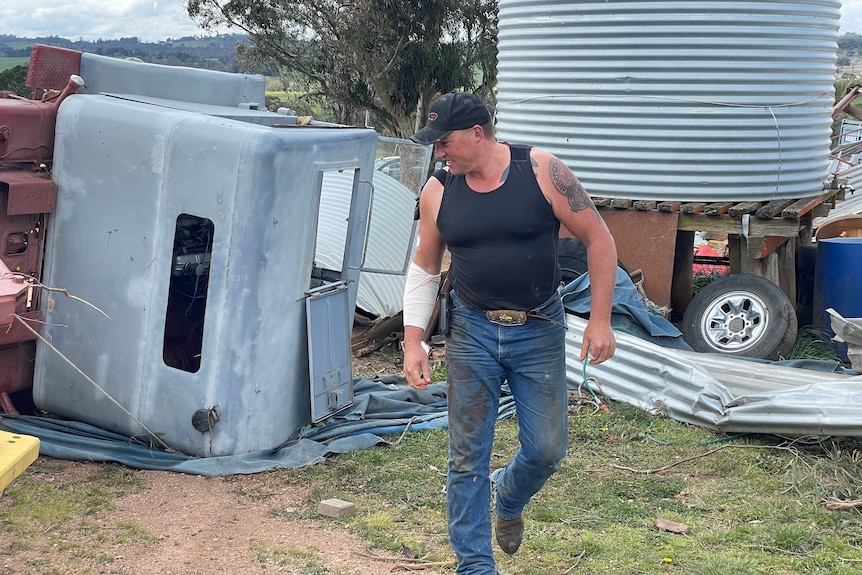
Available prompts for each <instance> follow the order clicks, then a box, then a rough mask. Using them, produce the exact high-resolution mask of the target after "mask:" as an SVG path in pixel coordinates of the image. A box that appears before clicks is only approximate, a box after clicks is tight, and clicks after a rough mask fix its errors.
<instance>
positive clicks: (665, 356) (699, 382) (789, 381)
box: [566, 314, 862, 436]
mask: <svg viewBox="0 0 862 575" xmlns="http://www.w3.org/2000/svg"><path fill="white" fill-rule="evenodd" d="M566 323H567V325H568V332H567V334H566V366H567V379H568V382H569V385H570V387H574V388H577V387H579V386H583V385H584V383H583V381H584V375H586V377H588V378H592V379H591V381H592V383H591V385H592V389H593V390H594V391H595V392H596V393H598V394H600V395H603V396H605V397H607V398H611V399H614V400H616V401H622V402H625V403H629V404H632V405H635V406H636V407H639V408H640V409H644V410H646V411H648V412H650V413H653V414H656V415H663V416H666V417H670V418H672V419H675V420H677V421H682V422H685V423H690V424H693V425H698V426H701V427H704V428H706V429H710V430H712V431H716V432H722V433H778V434H789V435H841V436H862V426H860V425H859V421H862V392H860V391H859V390H860V389H862V387H860V386H862V375H856V376H850V375H844V374H837V373H829V372H821V371H813V370H807V369H798V368H793V367H783V366H777V365H773V364H761V363H756V362H752V361H747V360H743V359H736V358H732V357H728V356H721V355H710V354H704V353H694V352H686V351H682V350H676V349H670V348H665V347H660V346H657V345H655V344H653V343H650V342H648V341H645V340H642V339H639V338H637V337H635V336H633V335H630V334H627V333H624V332H617V333H616V336H617V352H616V354H615V355H614V357H612V358H611V359H610V360H608V361H606V362H604V363H602V364H600V365H596V366H592V365H588V366H587V367H586V370H585V369H584V366H583V363H582V362H580V361H578V355H579V353H580V349H581V342H582V341H583V332H584V327H585V326H586V321H585V320H583V319H581V318H579V317H578V316H575V315H573V314H567V315H566Z"/></svg>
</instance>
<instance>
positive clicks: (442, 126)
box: [410, 92, 491, 145]
mask: <svg viewBox="0 0 862 575" xmlns="http://www.w3.org/2000/svg"><path fill="white" fill-rule="evenodd" d="M490 121H491V114H489V113H488V108H486V107H485V104H484V103H483V102H482V100H480V99H479V97H478V96H476V95H474V94H470V93H469V92H449V93H448V94H443V95H442V96H440V97H439V98H437V99H436V100H434V102H433V103H432V104H431V111H430V112H428V123H427V124H426V125H425V127H424V128H422V129H421V130H419V131H418V132H416V133H415V134H413V135H412V136H411V137H410V139H411V140H413V141H414V142H416V143H418V144H425V145H429V144H433V143H434V142H436V141H437V140H440V139H441V138H445V137H446V136H448V135H449V134H451V133H452V132H454V131H455V130H466V129H467V128H472V127H473V126H476V125H479V126H483V125H485V124H487V123H488V122H490Z"/></svg>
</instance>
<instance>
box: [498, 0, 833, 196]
mask: <svg viewBox="0 0 862 575" xmlns="http://www.w3.org/2000/svg"><path fill="white" fill-rule="evenodd" d="M840 6H841V4H840V2H839V1H838V0H816V1H809V2H774V1H770V2H737V1H728V0H712V1H701V2H691V1H681V0H669V1H668V0H666V1H660V2H659V1H634V2H626V1H615V0H611V1H598V2H590V1H585V2H580V1H578V2H575V1H572V2H556V1H553V0H500V2H499V58H498V59H499V67H498V69H499V82H498V95H497V101H498V112H497V121H498V124H497V129H498V137H499V138H500V139H501V140H505V141H510V142H524V143H531V144H534V145H536V146H539V147H542V148H545V149H547V150H548V151H551V152H552V153H554V154H556V155H557V156H559V157H560V158H561V159H562V160H563V161H565V162H566V163H567V164H568V165H569V166H570V167H571V168H572V169H573V170H574V171H575V173H576V174H577V175H578V177H579V178H580V179H581V180H582V181H583V183H584V185H585V186H586V188H587V190H588V192H589V193H590V194H591V195H593V196H601V197H611V198H614V197H616V198H629V199H646V200H681V201H723V200H727V201H745V200H755V201H760V200H769V199H773V198H793V197H805V196H812V195H815V194H817V193H819V191H820V190H821V188H822V185H823V181H824V180H825V179H826V177H827V176H828V163H829V141H830V135H831V110H832V104H833V80H834V74H835V62H836V51H837V44H836V41H837V37H838V27H839V17H840Z"/></svg>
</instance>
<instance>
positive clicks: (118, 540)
mask: <svg viewBox="0 0 862 575" xmlns="http://www.w3.org/2000/svg"><path fill="white" fill-rule="evenodd" d="M354 374H355V376H357V377H358V376H362V377H368V376H372V375H375V374H387V375H402V372H401V366H400V355H399V354H397V353H396V354H393V353H391V351H390V353H379V352H378V353H373V354H371V355H369V356H366V357H363V358H355V360H354ZM37 463H38V465H39V467H40V468H41V469H42V472H40V473H33V474H28V475H27V476H26V477H24V478H19V479H16V481H19V480H22V479H23V480H26V481H30V482H44V483H46V484H50V483H53V482H67V481H69V480H73V479H78V480H80V481H82V482H86V481H88V480H89V478H91V477H93V475H94V474H95V473H97V472H98V466H99V465H100V464H97V463H80V462H69V461H61V460H56V459H50V458H40V460H39V461H38V462H37ZM129 472H130V473H134V474H135V475H136V477H138V478H140V479H142V480H143V483H144V485H145V487H144V488H143V490H140V491H137V492H133V493H129V494H126V495H124V496H122V497H120V498H119V499H117V500H116V502H115V505H116V508H115V509H112V510H109V511H108V510H94V511H93V512H92V513H84V514H82V516H81V517H79V518H75V519H74V520H73V522H72V524H74V528H69V524H68V523H67V524H65V526H64V533H63V537H62V539H58V537H57V530H56V529H55V527H56V526H54V527H52V526H49V527H47V528H45V529H44V531H43V533H44V535H45V536H44V537H40V538H28V540H27V541H26V543H23V544H22V543H21V539H20V538H18V537H16V536H15V534H13V533H10V532H8V531H6V530H0V573H9V574H10V575H11V574H15V575H30V574H33V575H36V574H39V575H96V574H98V575H103V574H104V575H215V574H229V575H245V574H251V573H287V574H296V575H317V574H319V575H324V574H329V575H336V574H340V575H383V574H386V573H398V572H408V571H409V572H415V571H413V570H408V569H407V568H406V566H399V563H401V562H404V561H407V558H404V557H395V556H392V555H391V554H389V553H386V552H382V551H380V550H373V549H368V548H366V546H365V545H364V544H363V542H362V541H360V540H359V538H357V537H356V536H354V535H353V534H352V533H351V532H350V531H349V529H348V528H347V527H346V525H344V524H343V523H340V522H339V521H338V520H337V519H329V518H324V517H321V518H320V519H319V520H318V519H312V520H308V519H303V518H301V517H300V514H299V512H298V511H299V510H300V509H303V510H307V508H308V506H309V505H314V506H315V509H316V505H317V503H316V502H310V501H309V493H308V488H307V487H306V486H304V485H299V484H296V483H288V482H285V479H284V475H283V473H260V474H255V475H242V476H233V477H211V478H205V477H199V476H193V475H185V474H179V473H171V472H160V471H140V470H130V471H129ZM10 503H11V501H9V500H8V496H7V499H6V500H4V497H3V496H0V507H2V506H3V505H6V504H10ZM304 516H305V517H307V513H306V514H305V515H304ZM138 530H141V531H142V534H143V535H144V537H143V538H141V537H140V536H139V535H140V534H141V533H139V532H138ZM147 534H149V535H150V536H154V537H155V538H156V539H155V541H152V540H148V538H147V537H146V535H147Z"/></svg>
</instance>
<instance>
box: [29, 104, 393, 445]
mask: <svg viewBox="0 0 862 575" xmlns="http://www.w3.org/2000/svg"><path fill="white" fill-rule="evenodd" d="M207 105H211V104H207ZM178 107H182V106H179V105H178V106H177V107H167V106H162V105H154V104H152V103H147V102H142V101H134V98H132V97H111V96H106V95H76V96H72V97H70V98H68V99H67V100H66V101H65V102H64V103H63V105H62V106H61V107H60V110H59V116H58V122H57V148H56V152H55V156H54V160H55V162H54V169H53V177H54V179H55V181H56V182H57V184H58V189H59V191H58V197H57V206H56V209H55V212H54V214H53V215H52V216H53V217H52V220H51V222H50V225H49V226H48V228H47V229H48V237H47V240H46V256H45V262H46V263H45V273H44V283H45V284H46V285H50V286H53V287H58V288H62V289H64V290H67V291H68V293H69V294H71V295H73V296H74V298H70V297H66V295H63V294H62V293H58V292H49V293H46V294H45V296H44V297H43V307H44V309H43V311H44V314H45V316H44V319H45V325H44V328H43V334H44V336H45V339H46V342H47V343H43V344H40V346H39V347H38V350H37V359H36V369H35V371H36V374H35V378H34V386H33V393H34V400H35V401H36V404H37V405H38V406H39V407H41V408H42V409H44V410H46V411H48V412H50V413H54V414H57V415H61V416H65V417H68V418H71V419H75V420H77V421H83V422H86V423H90V424H93V425H96V426H99V427H101V428H104V429H107V430H109V431H114V432H117V433H120V434H124V435H138V436H140V438H141V440H142V441H151V442H153V443H157V442H158V441H163V442H165V443H166V444H167V445H168V446H170V447H171V448H173V449H176V450H178V451H181V452H184V453H188V454H191V455H197V456H218V455H231V454H239V453H247V452H254V451H259V450H265V449H273V448H276V447H278V446H279V445H281V444H283V443H284V442H285V441H286V440H288V439H290V438H292V437H295V436H296V433H297V431H298V429H299V428H300V427H301V426H303V425H307V424H308V423H310V422H311V419H312V414H311V413H310V411H311V407H310V406H311V403H312V397H311V395H312V392H311V390H310V375H309V364H310V363H312V364H317V363H319V362H320V361H321V360H325V359H326V356H327V354H329V353H330V352H331V351H332V350H331V348H330V347H329V346H327V345H325V344H327V343H328V342H326V341H323V342H316V341H315V342H314V343H315V344H316V343H323V344H324V345H321V346H317V347H315V349H314V352H312V350H311V349H310V348H311V347H312V343H311V342H310V341H311V340H313V336H312V335H311V328H310V326H311V324H312V322H311V321H309V322H308V325H307V321H306V318H307V313H308V314H311V310H310V309H309V311H307V307H306V305H307V303H308V302H310V301H312V300H313V301H325V300H320V299H315V298H313V297H311V296H310V295H309V294H310V293H311V292H314V291H315V290H319V289H320V288H321V287H326V286H327V280H333V279H335V280H337V279H339V278H340V279H341V280H343V281H336V282H334V283H335V284H336V285H338V284H342V285H343V286H344V287H343V290H341V292H339V293H349V294H350V295H349V296H348V297H345V298H342V299H341V300H338V304H339V305H334V304H324V307H329V308H331V313H332V314H333V316H332V318H331V319H334V320H335V321H321V322H318V324H316V327H317V328H320V329H321V330H323V332H326V331H331V332H336V331H339V329H340V328H339V327H338V326H335V327H333V326H334V324H339V325H340V324H342V323H343V324H346V326H342V327H344V329H343V330H342V331H343V332H344V333H343V334H338V333H336V334H335V336H337V337H340V340H339V341H340V342H341V344H342V346H343V347H344V352H345V354H346V355H347V357H348V370H349V351H350V348H349V344H350V334H349V326H350V320H351V319H352V311H353V306H354V305H355V301H356V283H357V281H358V278H359V268H360V267H361V257H362V247H363V243H364V233H365V230H366V227H367V214H368V209H369V201H370V185H369V184H368V183H367V182H368V181H369V180H370V179H371V172H372V170H373V165H374V155H375V149H376V143H377V134H376V133H375V132H374V131H373V130H369V129H359V128H343V127H338V128H336V127H313V126H309V127H268V126H264V125H259V124H258V123H251V122H241V121H236V120H233V119H230V118H227V117H217V116H214V115H210V114H204V113H195V112H192V111H187V110H181V109H177V108H178ZM228 112H229V111H228ZM261 114H266V112H261ZM228 115H229V114H228ZM273 116H274V114H273ZM336 174H337V176H338V178H339V179H341V178H344V177H347V176H346V174H351V175H353V176H354V179H352V180H351V181H352V182H353V184H354V186H353V188H352V189H351V188H350V187H349V186H348V188H347V192H348V193H353V194H354V196H355V197H360V196H361V197H363V198H364V199H363V200H362V201H360V202H359V203H358V204H357V206H358V207H357V208H356V209H355V210H353V211H350V212H349V214H350V218H351V222H354V223H355V224H356V229H358V230H359V233H361V234H362V235H361V236H359V237H356V236H351V237H349V238H347V239H346V240H345V241H344V242H343V245H346V246H347V248H346V249H348V250H349V251H350V253H349V254H347V255H345V256H344V258H343V259H344V260H346V262H347V263H346V265H345V266H344V267H345V269H340V270H324V269H319V268H317V266H315V258H314V254H315V243H316V242H315V240H316V232H317V222H318V211H319V204H320V196H321V189H322V188H324V187H325V182H326V179H327V178H328V177H331V176H333V175H336ZM363 182H364V183H363ZM366 188H367V189H366ZM360 190H364V191H361V192H360ZM363 218H364V219H363ZM348 233H351V232H348ZM355 248H358V249H355ZM348 268H349V269H348ZM347 286H349V288H348V287H347ZM348 289H349V292H348ZM204 294H205V295H204ZM203 305H205V306H206V307H205V313H204V312H203V311H202V306H203ZM95 308H98V310H101V311H103V312H105V314H107V315H108V316H110V317H109V318H108V317H105V316H104V315H102V314H101V313H100V312H99V311H98V310H97V309H95ZM195 337H197V338H199V339H198V340H197V344H196V345H195V346H190V345H189V341H190V340H192V339H193V338H195ZM49 344H50V345H49ZM180 354H183V355H180ZM310 355H311V356H312V359H313V361H311V360H310V359H309V356H310ZM335 375H338V376H339V377H342V379H343V378H344V377H349V374H344V373H339V374H335ZM332 377H333V374H332V373H326V374H324V376H323V378H322V380H321V381H323V383H324V386H328V385H329V382H330V381H331V378H332ZM350 391H351V392H352V388H351V390H350ZM315 393H316V392H315ZM339 393H340V392H339ZM333 397H334V395H333ZM345 397H346V396H345ZM350 397H351V398H352V395H351V396H350ZM320 399H321V401H322V402H323V403H324V404H326V402H327V401H329V402H330V403H331V399H332V398H327V397H326V396H325V395H324V396H321V398H320ZM316 400H317V396H316V395H315V401H316ZM315 405H317V404H316V403H315ZM148 436H149V437H148ZM153 436H157V437H158V440H157V439H156V438H155V437H153Z"/></svg>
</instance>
